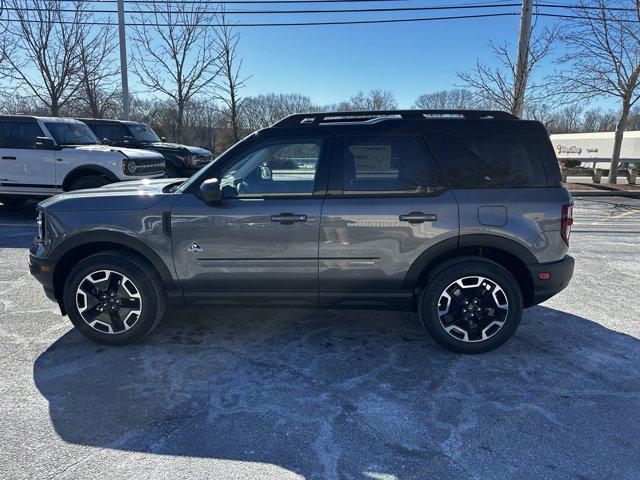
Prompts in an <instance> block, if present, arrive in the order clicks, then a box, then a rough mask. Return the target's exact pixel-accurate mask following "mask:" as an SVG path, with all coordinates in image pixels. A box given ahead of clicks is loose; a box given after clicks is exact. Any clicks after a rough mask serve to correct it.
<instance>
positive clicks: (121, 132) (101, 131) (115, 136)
mask: <svg viewBox="0 0 640 480" xmlns="http://www.w3.org/2000/svg"><path fill="white" fill-rule="evenodd" d="M96 136H97V137H98V138H99V139H100V141H102V139H104V138H106V139H107V140H111V141H112V142H124V137H127V136H129V133H128V132H127V130H126V128H124V127H123V126H122V125H100V124H98V125H97V127H96Z"/></svg>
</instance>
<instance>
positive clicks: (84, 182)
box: [69, 175, 110, 192]
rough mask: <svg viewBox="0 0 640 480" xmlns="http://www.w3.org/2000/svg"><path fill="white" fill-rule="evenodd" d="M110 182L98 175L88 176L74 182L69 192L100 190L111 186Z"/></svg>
mask: <svg viewBox="0 0 640 480" xmlns="http://www.w3.org/2000/svg"><path fill="white" fill-rule="evenodd" d="M109 183H110V182H109V180H107V179H106V178H104V177H100V176H98V175H86V176H84V177H80V178H78V179H76V180H74V181H73V183H72V184H71V185H70V186H69V191H70V192H72V191H74V190H84V189H85V188H99V187H102V186H104V185H107V184H109Z"/></svg>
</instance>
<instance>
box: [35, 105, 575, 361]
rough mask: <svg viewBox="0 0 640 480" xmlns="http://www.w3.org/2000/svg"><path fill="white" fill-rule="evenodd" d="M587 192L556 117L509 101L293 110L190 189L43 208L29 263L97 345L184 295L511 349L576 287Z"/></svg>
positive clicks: (105, 191) (73, 200)
mask: <svg viewBox="0 0 640 480" xmlns="http://www.w3.org/2000/svg"><path fill="white" fill-rule="evenodd" d="M571 224H572V199H571V196H570V195H569V192H568V191H567V190H566V189H565V188H564V187H562V184H561V179H560V170H559V168H558V163H557V160H556V157H555V153H554V151H553V148H552V146H551V143H550V141H549V136H548V134H547V131H546V130H545V128H544V126H543V125H542V124H541V123H539V122H535V121H526V120H520V119H518V118H516V117H514V116H512V115H510V114H507V113H504V112H494V111H460V110H448V111H432V110H409V111H386V112H333V113H310V114H300V115H292V116H289V117H287V118H285V119H283V120H281V121H279V122H278V123H276V124H275V125H273V126H272V127H270V128H266V129H264V130H260V131H258V132H255V133H253V134H252V135H249V136H248V137H247V138H245V139H244V140H242V141H241V142H239V143H237V144H236V145H234V146H233V147H231V148H230V149H229V150H227V151H226V152H225V153H223V154H222V155H221V156H220V157H218V158H217V159H216V160H215V161H214V162H212V163H211V164H210V165H209V166H208V167H205V168H204V169H202V170H201V171H200V172H199V173H197V174H196V175H194V176H193V177H191V178H189V179H188V180H187V181H184V182H177V181H176V180H168V179H165V180H149V181H140V182H125V183H120V184H115V185H110V186H106V187H102V188H97V189H93V190H84V191H80V192H74V193H65V194H61V195H58V196H56V197H54V198H52V199H49V200H46V201H44V202H42V203H40V205H39V207H38V226H39V232H38V237H37V238H36V240H35V242H34V244H33V246H32V247H31V252H30V253H31V254H30V270H31V273H32V274H33V275H35V277H36V278H37V279H38V280H39V281H40V282H41V283H42V284H43V285H44V289H45V292H46V293H47V295H48V296H49V297H50V298H51V299H53V300H55V301H56V302H58V304H59V306H60V309H61V311H62V314H65V313H66V314H68V315H69V318H70V319H71V321H72V322H73V324H74V325H75V326H76V327H77V328H78V330H80V331H81V332H82V333H83V334H84V335H86V336H87V337H89V338H91V339H93V340H95V341H98V342H103V343H107V344H125V343H129V342H132V341H135V340H139V339H141V338H143V337H144V336H145V335H147V334H148V333H149V332H151V330H152V329H153V328H154V327H155V326H156V325H157V324H158V322H159V321H160V319H161V318H162V316H163V314H164V312H165V307H166V306H168V305H184V304H187V305H192V306H193V305H205V304H206V305H218V306H225V307H228V306H232V305H236V306H242V307H249V306H274V307H276V306H277V307H325V308H381V309H394V310H409V311H416V312H418V314H419V318H420V320H421V322H422V324H423V325H424V327H425V328H426V330H427V331H428V332H429V333H430V334H431V336H432V337H433V338H434V339H435V340H436V341H437V342H438V343H439V344H440V345H442V346H444V347H446V348H448V349H451V350H453V351H456V352H464V353H479V352H485V351H488V350H491V349H494V348H496V347H498V346H499V345H501V344H502V343H503V342H505V341H506V340H507V339H508V338H509V337H511V335H512V334H513V333H514V331H515V330H516V328H517V327H518V324H519V323H520V319H521V317H522V311H523V308H526V307H530V306H532V305H535V304H537V303H539V302H542V301H543V300H546V299H548V298H549V297H551V296H553V295H555V294H556V293H558V292H559V291H560V290H562V289H563V288H564V287H566V285H567V283H568V282H569V279H570V278H571V275H572V273H573V259H572V258H571V257H569V256H567V255H566V253H567V249H568V244H569V234H570V228H571Z"/></svg>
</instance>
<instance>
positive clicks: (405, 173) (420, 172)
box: [335, 136, 439, 195]
mask: <svg viewBox="0 0 640 480" xmlns="http://www.w3.org/2000/svg"><path fill="white" fill-rule="evenodd" d="M419 140H420V138H419V137H418V138H416V137H412V136H353V137H352V136H348V137H347V136H345V137H338V138H336V147H335V151H336V154H337V155H339V160H340V162H341V163H342V180H343V193H344V194H345V195H349V194H352V195H357V194H366V193H376V194H429V193H434V192H435V191H439V187H438V183H437V181H436V176H435V167H434V166H433V163H432V162H431V161H430V159H428V158H427V156H426V153H427V152H425V150H424V148H420V146H419V144H418V141H419ZM420 141H421V140H420ZM423 145H424V144H423Z"/></svg>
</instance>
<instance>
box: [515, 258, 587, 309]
mask: <svg viewBox="0 0 640 480" xmlns="http://www.w3.org/2000/svg"><path fill="white" fill-rule="evenodd" d="M574 264H575V260H574V259H573V257H571V256H569V255H566V256H565V257H564V258H563V259H562V260H560V261H559V262H552V263H539V264H536V265H527V268H528V269H529V273H530V274H531V279H532V281H533V296H532V299H531V305H537V304H538V303H540V302H544V301H545V300H548V299H549V298H551V297H553V296H554V295H556V294H557V293H559V292H561V291H562V290H564V289H565V288H566V286H567V285H568V284H569V280H571V277H572V276H573V267H574ZM547 276H548V278H546V277H547ZM541 277H542V278H541ZM531 305H530V306H531Z"/></svg>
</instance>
